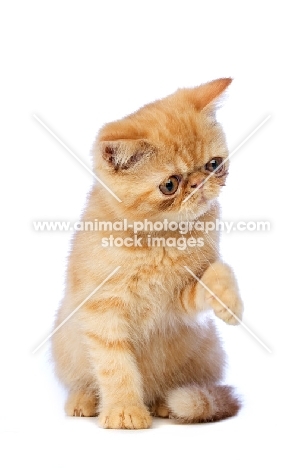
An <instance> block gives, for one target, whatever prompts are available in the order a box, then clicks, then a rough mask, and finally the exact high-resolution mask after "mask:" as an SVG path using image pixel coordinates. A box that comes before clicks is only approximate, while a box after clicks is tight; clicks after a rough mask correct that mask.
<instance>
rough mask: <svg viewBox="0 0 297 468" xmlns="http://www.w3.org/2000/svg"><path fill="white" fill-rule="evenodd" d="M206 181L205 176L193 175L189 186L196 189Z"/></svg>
mask: <svg viewBox="0 0 297 468" xmlns="http://www.w3.org/2000/svg"><path fill="white" fill-rule="evenodd" d="M204 180H205V176H204V175H203V174H193V175H191V176H190V178H189V185H190V187H191V188H193V189H195V188H197V187H199V185H201V184H203V182H204Z"/></svg>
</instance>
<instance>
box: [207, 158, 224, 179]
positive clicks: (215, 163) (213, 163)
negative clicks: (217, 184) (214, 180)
mask: <svg viewBox="0 0 297 468" xmlns="http://www.w3.org/2000/svg"><path fill="white" fill-rule="evenodd" d="M222 162H223V158H219V157H218V158H212V159H211V160H210V161H208V163H207V164H205V166H204V167H205V169H206V170H207V171H208V172H214V171H215V174H216V175H219V174H222V173H223V172H224V171H225V167H224V164H222ZM221 164H222V165H221ZM219 166H220V167H219ZM218 167H219V169H218Z"/></svg>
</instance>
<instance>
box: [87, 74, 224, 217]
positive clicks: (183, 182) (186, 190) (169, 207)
mask: <svg viewBox="0 0 297 468" xmlns="http://www.w3.org/2000/svg"><path fill="white" fill-rule="evenodd" d="M230 83H231V79H230V78H222V79H218V80H215V81H212V82H210V83H206V84H203V85H201V86H199V87H197V88H191V89H180V90H178V91H177V92H176V93H174V94H172V95H170V96H168V97H166V98H165V99H162V100H159V101H156V102H154V103H152V104H148V105H146V106H144V107H142V108H141V109H140V110H138V111H137V112H136V113H134V114H132V115H130V116H128V117H125V118H124V119H122V120H119V121H116V122H112V123H109V124H107V125H105V126H104V127H103V128H102V129H101V131H100V132H99V135H98V138H97V140H96V142H95V145H94V171H95V173H96V174H97V175H98V177H99V178H100V179H101V180H103V181H104V182H105V184H106V185H107V186H108V187H109V188H110V189H111V190H112V191H113V192H114V193H115V194H116V195H117V196H118V197H119V198H120V199H121V200H122V203H119V202H118V201H117V200H116V199H114V198H113V197H112V196H111V195H110V194H109V193H108V192H107V191H105V189H102V191H101V193H102V196H103V197H104V199H105V202H106V203H109V204H110V208H111V209H112V211H113V212H114V213H115V214H116V215H117V216H119V217H123V218H129V219H132V218H133V219H135V220H137V219H144V218H150V219H155V220H162V219H165V218H167V219H171V220H173V219H178V220H188V221H189V220H194V219H196V218H197V217H199V216H201V215H202V214H203V213H205V212H206V211H208V210H209V208H210V207H211V205H212V204H213V202H214V200H215V199H216V198H217V197H218V195H219V192H220V188H221V187H222V186H223V185H224V183H225V180H226V176H227V170H228V161H226V162H224V161H225V160H226V158H227V156H228V150H227V146H226V142H225V137H224V133H223V131H222V128H221V126H220V125H219V124H218V123H217V122H216V120H215V109H216V103H217V100H218V98H219V97H220V95H221V94H222V93H223V92H224V90H225V89H226V88H227V86H228V85H229V84H230ZM210 174H212V175H211V177H209V176H210Z"/></svg>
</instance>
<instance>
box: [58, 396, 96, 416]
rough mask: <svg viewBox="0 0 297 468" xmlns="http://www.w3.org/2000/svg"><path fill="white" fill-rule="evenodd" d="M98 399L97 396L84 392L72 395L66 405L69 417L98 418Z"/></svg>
mask: <svg viewBox="0 0 297 468" xmlns="http://www.w3.org/2000/svg"><path fill="white" fill-rule="evenodd" d="M97 406H98V399H97V397H96V395H95V394H90V393H84V392H80V391H78V392H72V393H70V395H69V397H68V400H67V402H66V405H65V412H66V414H67V416H79V417H83V416H85V417H90V416H97V414H98V411H97Z"/></svg>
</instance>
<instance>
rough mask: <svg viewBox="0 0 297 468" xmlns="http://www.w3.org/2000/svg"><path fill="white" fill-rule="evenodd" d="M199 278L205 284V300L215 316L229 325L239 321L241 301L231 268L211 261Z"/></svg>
mask: <svg viewBox="0 0 297 468" xmlns="http://www.w3.org/2000/svg"><path fill="white" fill-rule="evenodd" d="M201 280H202V282H203V283H204V284H205V286H206V291H205V301H206V303H207V304H208V305H209V307H211V308H212V309H213V310H214V313H215V314H216V316H217V317H219V318H220V319H222V320H224V322H226V323H228V324H230V325H237V324H238V323H240V320H241V318H242V313H243V303H242V300H241V297H240V295H239V291H238V286H237V282H236V279H235V276H234V273H233V271H232V270H231V268H230V267H229V266H228V265H226V264H223V263H220V262H216V263H213V264H211V265H210V266H209V268H208V269H207V270H206V271H205V273H204V274H203V276H202V278H201Z"/></svg>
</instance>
